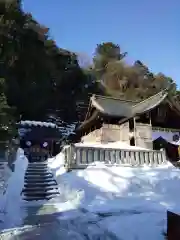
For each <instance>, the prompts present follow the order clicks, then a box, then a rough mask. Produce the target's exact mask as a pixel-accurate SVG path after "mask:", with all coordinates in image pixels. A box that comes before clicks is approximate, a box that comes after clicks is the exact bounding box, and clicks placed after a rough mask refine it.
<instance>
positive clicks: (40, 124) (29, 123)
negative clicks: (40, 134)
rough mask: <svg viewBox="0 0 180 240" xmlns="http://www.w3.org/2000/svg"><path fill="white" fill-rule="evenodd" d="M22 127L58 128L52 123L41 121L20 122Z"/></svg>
mask: <svg viewBox="0 0 180 240" xmlns="http://www.w3.org/2000/svg"><path fill="white" fill-rule="evenodd" d="M20 125H29V126H40V127H52V128H55V127H57V125H56V124H54V123H51V122H40V121H29V120H25V121H20Z"/></svg>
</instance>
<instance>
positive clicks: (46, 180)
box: [22, 162, 59, 201]
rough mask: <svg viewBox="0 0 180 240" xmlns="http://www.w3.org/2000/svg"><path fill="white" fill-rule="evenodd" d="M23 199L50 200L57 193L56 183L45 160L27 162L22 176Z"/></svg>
mask: <svg viewBox="0 0 180 240" xmlns="http://www.w3.org/2000/svg"><path fill="white" fill-rule="evenodd" d="M22 194H23V200H25V201H38V200H50V199H52V198H54V197H56V196H58V195H59V191H58V185H57V182H56V181H55V179H54V177H53V174H52V173H51V172H50V171H49V170H48V166H47V163H46V162H40V163H39V162H35V163H29V165H28V168H27V170H26V173H25V177H24V189H23V191H22Z"/></svg>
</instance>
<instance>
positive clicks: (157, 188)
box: [4, 150, 180, 240]
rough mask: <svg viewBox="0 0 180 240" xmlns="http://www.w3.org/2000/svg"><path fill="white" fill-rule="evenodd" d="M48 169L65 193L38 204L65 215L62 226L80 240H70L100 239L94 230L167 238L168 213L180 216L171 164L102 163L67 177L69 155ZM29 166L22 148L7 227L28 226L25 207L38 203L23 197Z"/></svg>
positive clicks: (179, 176)
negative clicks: (24, 200) (109, 164)
mask: <svg viewBox="0 0 180 240" xmlns="http://www.w3.org/2000/svg"><path fill="white" fill-rule="evenodd" d="M48 165H49V168H50V169H51V170H52V172H53V173H54V176H55V177H56V180H57V182H58V186H59V191H60V195H59V196H58V197H57V198H55V199H53V200H50V201H48V202H40V203H38V204H40V205H43V204H54V206H55V209H56V211H57V212H58V213H60V214H59V215H58V216H57V218H58V219H59V221H60V225H61V227H63V228H64V229H66V232H71V233H73V234H75V232H76V236H78V237H74V238H73V237H69V238H67V239H84V238H83V237H82V236H85V234H86V235H87V234H88V236H89V239H94V238H93V237H92V234H94V232H99V233H100V234H101V233H102V232H103V231H104V233H105V231H106V230H108V232H111V233H112V234H114V235H116V236H117V238H116V239H121V240H127V239H128V240H135V239H138V240H144V239H147V240H151V239H153V240H161V239H164V236H163V232H164V231H166V211H167V209H168V210H172V211H173V212H176V213H179V212H180V206H179V202H180V191H179V185H180V170H179V169H176V168H175V167H173V166H172V165H171V164H166V165H163V166H160V167H156V168H150V167H141V168H140V167H139V168H138V167H117V166H116V167H113V166H112V167H107V166H105V164H103V163H99V162H96V166H94V164H93V166H89V167H88V168H87V169H85V170H74V171H71V172H69V173H67V172H66V171H65V169H64V166H63V165H64V155H63V153H60V154H58V155H57V156H56V157H54V158H52V159H49V160H48ZM26 168H27V159H26V158H25V157H24V154H23V152H22V150H19V151H18V154H17V160H16V162H15V172H14V173H12V175H11V176H10V178H9V180H8V187H7V191H6V194H5V195H4V196H5V198H4V199H5V201H4V203H5V204H4V208H5V209H6V212H7V213H6V214H5V218H4V228H5V227H6V224H7V223H8V224H7V225H8V227H15V223H16V225H21V224H22V225H23V224H24V223H23V219H24V218H25V217H26V216H25V212H24V211H23V209H24V207H26V208H27V207H28V206H30V205H31V204H32V203H30V204H27V203H24V202H23V201H22V199H21V190H22V188H23V184H24V183H23V180H24V173H25V170H26ZM23 204H25V205H23ZM33 204H34V203H33ZM58 228H59V229H60V226H59V227H58ZM53 231H54V230H52V232H53ZM49 234H52V233H51V231H50V230H49ZM102 234H103V233H102ZM73 236H74V235H73ZM34 237H35V236H33V238H32V239H34ZM96 237H97V236H96ZM36 239H38V238H36ZM54 239H55V238H54ZM64 239H65V238H64ZM98 239H101V238H98ZM102 239H106V238H102ZM107 239H115V238H113V237H112V238H107Z"/></svg>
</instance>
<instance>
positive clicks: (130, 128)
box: [129, 118, 134, 131]
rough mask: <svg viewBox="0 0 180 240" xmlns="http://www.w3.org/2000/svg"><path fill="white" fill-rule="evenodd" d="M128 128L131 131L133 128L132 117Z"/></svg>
mask: <svg viewBox="0 0 180 240" xmlns="http://www.w3.org/2000/svg"><path fill="white" fill-rule="evenodd" d="M129 130H130V131H133V130H134V119H133V118H131V119H130V120H129Z"/></svg>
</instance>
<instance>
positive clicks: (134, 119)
mask: <svg viewBox="0 0 180 240" xmlns="http://www.w3.org/2000/svg"><path fill="white" fill-rule="evenodd" d="M133 121H134V143H135V146H136V117H134V118H133Z"/></svg>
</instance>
